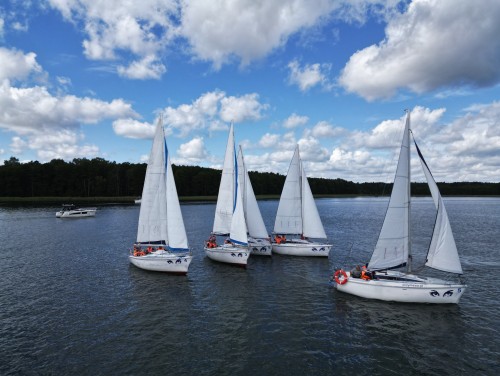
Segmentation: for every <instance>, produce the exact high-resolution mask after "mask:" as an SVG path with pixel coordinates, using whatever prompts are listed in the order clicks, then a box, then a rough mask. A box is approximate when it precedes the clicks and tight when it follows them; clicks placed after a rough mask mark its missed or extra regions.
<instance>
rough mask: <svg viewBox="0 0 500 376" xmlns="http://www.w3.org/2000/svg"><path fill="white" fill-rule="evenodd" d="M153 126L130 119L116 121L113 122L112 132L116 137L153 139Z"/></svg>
mask: <svg viewBox="0 0 500 376" xmlns="http://www.w3.org/2000/svg"><path fill="white" fill-rule="evenodd" d="M155 128H156V127H155V126H154V125H153V124H149V123H143V122H140V121H137V120H135V119H131V118H125V119H117V120H115V121H114V122H113V130H114V131H115V133H116V134H117V135H118V136H123V137H127V138H153V137H154V134H155Z"/></svg>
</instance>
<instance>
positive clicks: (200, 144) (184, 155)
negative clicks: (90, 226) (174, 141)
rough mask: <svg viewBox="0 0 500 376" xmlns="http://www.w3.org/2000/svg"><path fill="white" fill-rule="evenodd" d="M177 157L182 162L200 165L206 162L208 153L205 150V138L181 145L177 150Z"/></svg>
mask: <svg viewBox="0 0 500 376" xmlns="http://www.w3.org/2000/svg"><path fill="white" fill-rule="evenodd" d="M177 155H178V156H179V158H180V159H181V160H185V161H188V162H190V163H199V162H201V161H204V160H205V159H206V158H207V156H208V153H207V150H206V149H205V143H204V141H203V137H195V138H193V139H192V140H191V141H189V142H186V143H185V144H181V145H180V146H179V149H178V150H177Z"/></svg>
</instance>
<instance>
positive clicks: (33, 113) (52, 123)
mask: <svg viewBox="0 0 500 376" xmlns="http://www.w3.org/2000/svg"><path fill="white" fill-rule="evenodd" d="M10 56H11V57H13V59H14V60H16V59H18V58H19V56H21V55H19V54H17V53H16V54H14V55H10ZM23 56H26V55H23ZM20 61H21V62H22V61H25V60H23V59H21V60H20ZM28 61H30V60H28ZM5 65H6V66H9V62H6V64H5ZM21 65H22V64H21ZM30 66H34V67H35V68H33V69H35V71H38V68H37V65H35V64H32V65H30V64H27V67H30ZM25 67H26V66H25ZM5 71H6V70H4V72H5ZM29 72H30V69H25V70H24V71H23V70H19V71H18V72H17V73H16V74H17V75H18V76H19V77H22V76H23V75H24V76H25V75H26V74H29ZM11 74H12V72H11ZM122 116H123V117H137V116H138V115H137V114H136V113H135V111H133V109H132V107H131V105H130V104H128V103H126V102H124V101H123V100H122V99H115V100H113V101H111V102H105V101H101V100H97V99H93V98H87V97H85V98H80V97H76V96H74V95H58V96H55V95H52V94H51V93H50V92H49V91H48V89H47V88H46V87H44V86H33V87H23V88H18V87H13V86H11V84H10V81H9V80H8V79H5V80H4V81H3V82H2V83H1V84H0V129H4V130H6V131H7V132H12V133H14V134H15V136H14V137H13V138H12V142H11V145H10V149H11V151H13V152H14V153H16V154H22V153H23V152H24V151H25V150H28V149H30V150H33V151H35V152H36V153H37V156H38V158H39V159H41V160H48V159H51V158H64V159H67V158H75V157H84V156H86V157H92V156H96V155H97V154H98V153H99V149H98V147H97V146H95V145H86V144H84V145H82V142H83V141H84V136H83V134H82V133H80V131H79V129H80V126H81V124H96V123H98V122H100V121H102V120H105V119H113V118H119V117H122Z"/></svg>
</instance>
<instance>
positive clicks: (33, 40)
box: [0, 0, 500, 182]
mask: <svg viewBox="0 0 500 376" xmlns="http://www.w3.org/2000/svg"><path fill="white" fill-rule="evenodd" d="M498 20H500V1H498V0H475V1H469V0H413V1H396V0H387V1H378V0H351V1H345V0H214V1H206V0H141V1H133V0H1V1H0V164H3V163H4V161H5V160H8V159H9V158H11V157H16V158H18V159H19V160H20V161H21V162H28V161H34V160H36V161H40V162H41V163H43V162H49V161H50V160H52V159H55V158H59V159H64V160H66V161H71V160H73V159H74V158H89V159H90V158H95V157H100V158H104V159H106V160H110V161H116V162H120V163H121V162H130V163H139V162H147V159H148V155H149V151H150V148H151V143H152V138H153V134H154V127H155V125H156V124H157V122H158V120H159V118H160V116H161V118H162V121H163V124H164V126H165V130H166V134H167V144H168V147H169V153H170V155H171V159H172V162H173V163H175V164H181V165H199V166H205V167H213V168H221V166H222V161H223V157H224V152H225V145H226V142H227V136H228V130H229V126H230V124H231V123H233V124H234V127H235V138H236V143H237V144H240V145H241V146H242V148H243V152H244V155H245V161H246V164H247V167H248V169H249V170H255V171H269V172H276V173H280V174H286V172H287V169H288V166H289V163H290V160H291V158H292V154H293V150H294V148H295V145H297V144H298V145H299V148H300V154H301V157H302V160H303V162H304V165H305V168H306V171H307V174H308V176H310V177H325V178H341V179H346V180H350V181H355V182H369V181H390V180H392V178H393V174H394V171H395V168H396V161H397V156H398V151H399V144H400V142H401V137H402V132H403V120H404V116H405V113H404V110H405V109H409V110H410V111H411V128H412V131H413V135H414V137H415V139H416V140H417V142H418V144H419V147H420V149H421V151H422V153H423V155H424V156H425V158H426V161H427V164H428V165H429V167H430V169H431V171H432V172H433V175H434V177H435V179H436V180H437V181H442V182H454V181H483V182H499V175H500V37H499V35H500V22H498ZM418 164H419V162H418V160H417V158H416V156H415V157H414V158H413V159H412V166H415V168H417V167H418ZM422 176H423V175H422V173H421V172H420V170H416V171H415V172H414V173H413V180H420V179H422Z"/></svg>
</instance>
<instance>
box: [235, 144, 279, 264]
mask: <svg viewBox="0 0 500 376" xmlns="http://www.w3.org/2000/svg"><path fill="white" fill-rule="evenodd" d="M237 162H238V180H239V186H240V187H241V194H242V198H243V212H244V214H245V222H246V224H247V229H248V235H249V236H248V249H249V250H250V252H251V254H252V255H261V256H271V254H272V247H271V242H270V241H269V234H268V232H267V230H266V226H265V224H264V220H263V219H262V215H261V213H260V209H259V205H258V204H257V198H256V197H255V193H254V191H253V187H252V183H251V181H250V177H249V176H248V170H247V168H246V166H245V158H244V157H243V150H241V145H240V147H239V151H238V158H237Z"/></svg>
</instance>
